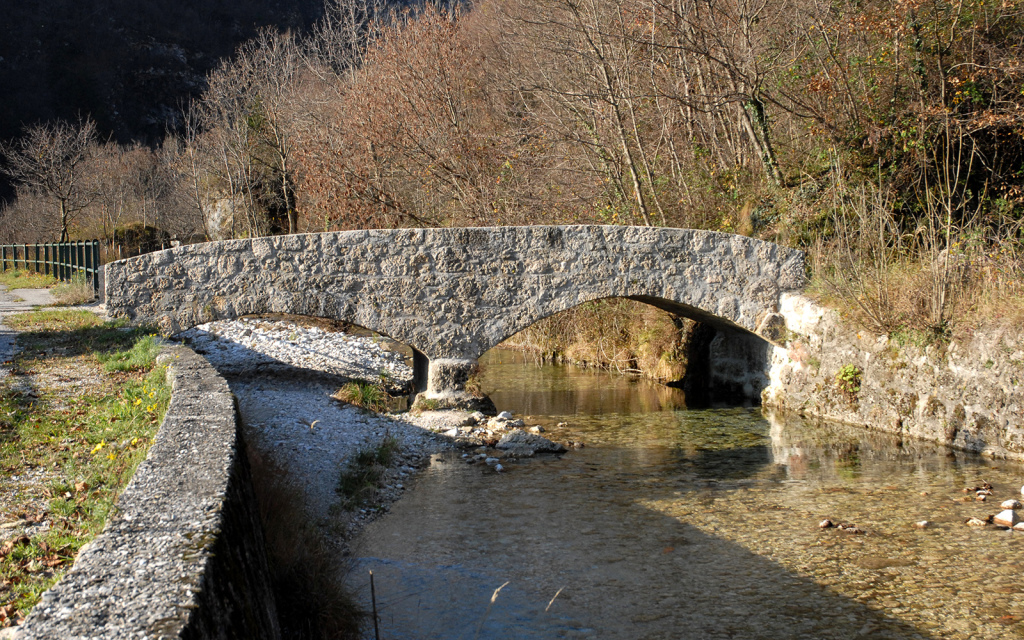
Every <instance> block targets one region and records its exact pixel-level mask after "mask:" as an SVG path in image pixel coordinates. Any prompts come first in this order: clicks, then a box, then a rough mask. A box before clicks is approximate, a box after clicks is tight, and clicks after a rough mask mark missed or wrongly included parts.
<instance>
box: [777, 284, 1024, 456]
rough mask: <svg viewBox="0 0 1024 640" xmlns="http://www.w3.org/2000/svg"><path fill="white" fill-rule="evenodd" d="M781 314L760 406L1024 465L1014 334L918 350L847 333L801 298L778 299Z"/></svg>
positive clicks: (1020, 346)
mask: <svg viewBox="0 0 1024 640" xmlns="http://www.w3.org/2000/svg"><path fill="white" fill-rule="evenodd" d="M780 314H781V315H782V316H784V317H785V320H786V331H787V335H786V338H785V344H784V346H773V347H772V348H771V349H772V353H771V362H770V366H771V371H770V379H771V383H770V385H769V386H768V388H766V389H765V390H764V392H763V393H762V401H763V404H764V405H766V406H774V407H779V408H782V409H785V410H789V411H795V412H798V413H800V414H802V415H805V416H815V417H820V418H825V419H828V420H835V421H839V422H845V423H849V424H856V425H859V426H866V427H868V428H871V429H876V430H879V431H886V432H889V433H893V434H897V435H900V436H909V437H913V438H921V439H924V440H930V441H932V442H938V443H941V444H944V445H947V446H950V447H953V448H955V449H961V450H964V451H971V452H975V453H980V454H982V455H987V456H991V457H994V458H1011V459H1018V460H1024V333H1022V331H1021V330H1020V329H1019V328H1018V329H1016V330H1009V329H1006V330H992V331H986V332H976V333H975V334H973V335H972V336H970V337H969V338H967V339H965V340H962V341H953V342H950V343H948V344H932V345H929V346H915V345H913V344H907V342H906V340H903V341H901V340H899V339H897V338H894V337H892V336H884V335H882V336H879V335H874V334H872V333H870V332H868V331H858V330H856V329H853V328H851V327H850V326H849V325H848V324H847V323H844V322H843V321H842V319H841V318H840V317H839V315H838V314H837V313H836V312H835V311H833V310H830V309H826V308H824V307H821V306H820V305H817V304H815V303H814V302H813V301H811V300H810V299H808V298H806V297H805V296H802V295H798V294H791V293H788V294H783V295H782V297H781V300H780ZM844 368H845V369H844ZM840 371H845V373H846V382H840V381H839V380H838V379H837V375H838V374H839V372H840Z"/></svg>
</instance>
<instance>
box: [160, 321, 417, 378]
mask: <svg viewBox="0 0 1024 640" xmlns="http://www.w3.org/2000/svg"><path fill="white" fill-rule="evenodd" d="M179 337H181V338H184V339H185V340H186V341H188V342H189V343H190V344H191V346H192V348H193V349H195V351H196V352H198V353H202V354H203V355H204V356H205V357H206V359H207V360H208V361H209V362H210V364H212V365H213V366H214V367H216V368H217V369H218V371H220V372H221V373H222V374H223V375H251V374H254V373H268V372H275V371H288V370H290V369H292V368H296V367H297V368H300V369H305V370H307V371H315V372H319V373H326V374H330V375H335V376H342V377H346V378H354V379H361V380H373V381H377V380H380V375H381V373H382V372H383V373H384V374H385V375H386V376H387V378H388V379H389V381H391V382H393V383H395V384H396V385H397V386H402V385H404V384H407V383H408V382H409V381H411V380H412V369H411V368H410V367H409V366H408V365H406V363H405V358H404V357H403V356H402V354H400V353H396V352H393V351H388V350H387V349H385V348H384V347H383V346H382V343H383V341H382V340H381V339H379V338H370V337H360V336H354V335H349V334H347V333H341V332H330V331H325V330H323V329H321V328H319V327H306V326H303V325H300V324H296V323H294V322H288V321H281V320H260V319H249V318H245V319H240V320H230V321H225V320H221V321H217V322H208V323H206V324H202V325H199V326H198V327H195V328H193V329H189V330H188V331H185V332H183V333H181V334H180V335H179Z"/></svg>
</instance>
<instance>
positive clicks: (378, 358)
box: [178, 318, 466, 539]
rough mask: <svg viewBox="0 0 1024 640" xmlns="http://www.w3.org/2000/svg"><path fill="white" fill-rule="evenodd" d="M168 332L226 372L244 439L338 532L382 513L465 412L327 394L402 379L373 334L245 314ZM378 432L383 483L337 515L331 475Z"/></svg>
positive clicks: (398, 383) (407, 374) (405, 372)
mask: <svg viewBox="0 0 1024 640" xmlns="http://www.w3.org/2000/svg"><path fill="white" fill-rule="evenodd" d="M178 337H179V338H182V339H184V340H186V341H187V342H188V343H189V344H190V345H191V346H192V348H193V349H195V350H196V351H197V352H200V353H202V354H203V355H204V356H205V357H206V358H207V360H209V362H210V363H211V364H212V365H213V366H214V367H216V368H217V369H218V370H219V371H220V373H221V374H222V375H224V376H225V378H227V380H228V383H229V384H230V385H231V390H232V391H233V392H234V394H235V395H236V396H237V398H238V407H239V411H240V413H241V415H242V420H243V424H244V428H245V436H246V440H247V442H248V443H249V444H250V446H252V447H254V449H255V451H256V452H257V454H258V455H259V456H261V457H263V458H266V459H269V461H270V462H271V463H272V464H273V466H274V467H275V468H277V469H280V470H282V471H283V472H285V473H286V474H287V476H288V480H289V481H291V482H292V483H294V484H295V485H297V486H298V487H300V488H301V489H302V490H303V492H304V494H305V495H304V497H305V501H306V510H307V514H308V515H309V516H310V517H311V518H313V519H314V521H316V522H317V523H318V524H320V525H322V526H324V527H327V528H328V529H329V530H331V531H332V532H336V533H341V536H342V538H343V539H347V538H348V537H349V536H351V535H352V534H354V533H355V532H356V531H358V529H359V528H360V527H361V525H362V524H363V523H365V522H368V521H370V520H372V519H374V518H375V517H376V516H378V515H380V514H382V513H384V512H386V511H387V510H388V508H389V505H390V504H391V503H392V502H394V500H396V499H398V498H399V497H400V496H401V494H402V493H403V491H404V490H405V486H406V484H407V483H408V482H409V480H410V479H411V477H412V475H413V474H414V473H415V472H416V470H417V469H419V468H422V467H424V466H426V465H428V464H429V462H430V456H431V455H432V454H434V453H439V452H442V451H445V450H450V449H453V448H455V447H457V443H456V442H455V441H454V439H452V438H449V437H446V436H444V435H442V434H443V432H446V431H449V430H450V429H452V428H453V427H454V426H455V425H456V424H459V423H460V422H462V421H463V420H464V419H465V417H466V416H465V414H462V413H459V412H452V413H444V414H440V413H437V412H433V413H429V414H426V413H425V414H423V415H421V416H411V415H409V414H397V415H396V414H374V413H371V412H368V411H365V410H363V409H361V408H359V407H355V406H352V405H348V404H345V403H343V402H340V401H338V400H335V399H334V398H332V397H331V395H332V394H334V393H335V392H336V391H337V390H338V388H339V386H340V385H341V384H342V383H343V382H344V381H346V380H350V379H356V380H366V381H373V382H380V381H381V380H382V379H383V380H384V381H385V382H386V383H387V384H388V386H390V387H393V388H401V387H403V386H405V385H407V384H408V383H409V382H410V381H411V379H412V369H411V368H410V367H409V366H408V365H407V364H406V362H405V358H404V356H402V355H401V354H400V353H396V352H394V351H389V350H388V349H387V348H386V347H385V343H384V342H383V341H382V340H380V339H376V338H371V337H363V336H355V335H351V334H348V333H344V332H340V331H332V330H328V329H324V328H322V327H321V326H316V325H315V324H304V323H301V322H300V321H290V320H268V319H248V318H247V319H239V320H231V321H217V322H212V323H207V324H204V325H200V326H198V327H196V328H194V329H191V330H189V331H186V332H184V333H182V334H179V336H178ZM382 374H383V377H382ZM388 436H390V437H393V438H396V439H397V440H398V442H399V444H400V445H401V451H400V453H399V455H398V456H397V457H396V460H395V463H394V464H393V465H392V466H391V467H390V469H389V470H388V472H387V474H386V476H385V481H384V487H383V488H382V489H381V490H380V492H379V493H378V495H377V497H376V499H375V500H374V501H373V504H372V505H371V506H368V507H366V508H364V509H362V510H360V511H358V512H356V513H353V514H347V513H344V512H342V510H341V509H340V499H339V496H338V495H337V493H336V492H335V486H336V484H337V482H338V478H339V476H340V474H341V473H342V471H343V470H344V469H345V468H346V466H347V465H348V463H349V461H350V460H351V459H352V458H353V456H354V455H355V454H356V453H358V452H359V451H360V450H363V449H366V448H369V447H375V446H377V445H378V444H380V443H381V442H382V441H383V440H384V438H385V437H388Z"/></svg>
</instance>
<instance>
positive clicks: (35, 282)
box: [0, 269, 57, 289]
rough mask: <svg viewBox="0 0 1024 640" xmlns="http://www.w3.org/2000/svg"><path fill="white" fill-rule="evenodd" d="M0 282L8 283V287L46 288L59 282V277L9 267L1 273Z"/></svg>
mask: <svg viewBox="0 0 1024 640" xmlns="http://www.w3.org/2000/svg"><path fill="white" fill-rule="evenodd" d="M0 284H5V285H7V288H8V289H46V288H48V287H52V286H53V285H55V284H57V278H54V277H53V276H46V275H43V274H41V273H36V272H35V271H26V270H24V269H8V270H7V271H4V272H2V273H0Z"/></svg>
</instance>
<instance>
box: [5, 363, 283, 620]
mask: <svg viewBox="0 0 1024 640" xmlns="http://www.w3.org/2000/svg"><path fill="white" fill-rule="evenodd" d="M161 361H165V362H167V363H168V364H169V365H170V366H169V371H168V376H169V378H170V380H171V382H172V384H173V388H174V393H173V396H172V398H171V404H170V408H169V410H168V412H167V416H166V417H165V418H164V422H163V424H162V425H161V427H160V430H159V432H158V433H157V436H156V440H155V442H154V443H153V445H152V447H151V448H150V451H149V455H148V457H147V458H146V460H145V461H144V462H143V463H142V464H141V465H139V468H138V470H137V471H136V473H135V475H134V476H133V478H132V480H131V482H130V483H129V485H128V487H127V488H126V489H125V490H124V492H123V493H122V494H121V497H120V498H119V499H118V502H117V508H116V510H115V511H114V513H113V514H112V515H111V516H110V519H109V520H108V522H107V524H106V526H105V528H104V530H103V533H101V534H100V535H99V536H98V537H97V538H96V539H95V540H94V541H93V542H92V543H91V544H89V545H88V546H87V547H86V548H85V549H83V550H82V552H81V553H80V554H79V556H78V559H77V560H76V561H75V564H74V567H73V568H72V569H71V571H70V572H68V574H67V575H66V576H65V577H64V578H63V579H62V580H61V581H60V582H59V583H57V585H55V586H54V587H53V588H52V589H50V590H49V591H47V592H46V593H45V594H44V595H43V598H42V601H41V602H40V603H39V604H38V605H37V606H36V607H35V608H34V609H33V610H32V612H31V614H30V615H29V616H28V618H27V619H26V621H25V623H24V624H23V625H22V626H21V627H20V628H19V631H18V634H17V635H16V636H15V637H16V638H18V639H19V640H28V639H30V638H31V639H39V640H43V639H44V638H45V639H51V640H52V639H55V638H61V639H62V640H85V639H87V638H88V639H93V638H105V639H122V638H124V639H127V638H189V639H233V638H237V639H239V640H242V639H255V640H263V639H267V640H271V639H275V640H276V639H277V638H280V630H279V629H278V623H277V612H276V609H275V606H274V601H273V596H272V593H271V587H270V582H269V574H268V569H267V562H266V556H265V549H264V544H263V533H262V529H261V525H260V521H259V517H258V514H257V511H256V509H257V507H256V501H255V496H254V495H253V491H252V485H251V481H250V478H249V469H248V465H247V460H246V456H245V452H244V450H243V444H242V441H241V439H240V437H239V433H238V430H237V425H236V418H235V415H236V414H235V406H234V399H233V396H232V395H231V392H230V390H229V389H228V386H227V383H226V382H225V381H224V379H223V378H221V377H220V376H219V375H217V373H216V371H215V370H214V369H213V368H212V367H211V366H210V365H209V364H208V363H207V362H206V361H205V360H204V359H203V358H201V357H200V356H198V355H196V354H195V353H193V352H192V351H191V350H189V349H186V348H184V347H175V348H173V349H170V350H168V351H167V352H165V355H163V356H161Z"/></svg>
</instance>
